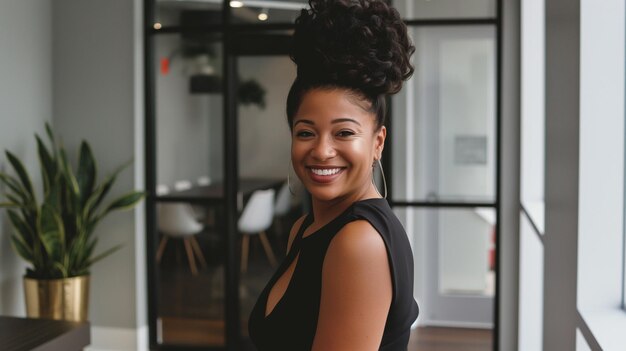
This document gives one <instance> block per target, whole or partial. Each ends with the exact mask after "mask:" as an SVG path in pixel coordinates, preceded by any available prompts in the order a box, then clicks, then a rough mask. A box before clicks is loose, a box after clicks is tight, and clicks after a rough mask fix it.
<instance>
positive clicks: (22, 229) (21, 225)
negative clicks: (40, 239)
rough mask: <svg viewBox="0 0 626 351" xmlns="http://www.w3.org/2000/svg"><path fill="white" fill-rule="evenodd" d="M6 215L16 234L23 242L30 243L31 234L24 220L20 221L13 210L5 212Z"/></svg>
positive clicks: (20, 218) (31, 239)
mask: <svg viewBox="0 0 626 351" xmlns="http://www.w3.org/2000/svg"><path fill="white" fill-rule="evenodd" d="M7 214H8V215H9V222H11V225H13V229H15V231H16V232H17V234H19V236H21V237H22V238H23V239H24V241H25V242H27V243H32V241H33V233H32V231H31V228H30V227H29V226H28V224H27V223H26V222H25V221H24V219H22V217H20V215H19V214H17V212H16V211H15V210H7Z"/></svg>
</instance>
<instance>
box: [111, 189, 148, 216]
mask: <svg viewBox="0 0 626 351" xmlns="http://www.w3.org/2000/svg"><path fill="white" fill-rule="evenodd" d="M144 196H145V193H144V192H143V191H133V192H130V193H128V194H126V195H122V196H120V197H118V198H117V199H115V200H113V201H112V202H111V204H110V205H109V206H107V208H106V210H105V211H104V214H107V213H109V212H111V211H115V210H124V209H129V208H132V207H133V206H135V205H136V204H137V203H138V202H139V201H141V199H143V197H144Z"/></svg>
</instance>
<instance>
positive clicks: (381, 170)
mask: <svg viewBox="0 0 626 351" xmlns="http://www.w3.org/2000/svg"><path fill="white" fill-rule="evenodd" d="M376 163H378V168H380V175H381V176H382V178H383V189H384V190H385V195H383V194H381V193H380V191H379V190H378V186H376V182H375V181H374V172H372V183H374V187H375V188H376V191H377V192H378V194H379V195H380V196H382V197H383V199H386V198H387V180H386V179H385V171H383V165H382V163H380V159H377V160H376ZM376 163H374V165H373V166H374V167H375V166H376Z"/></svg>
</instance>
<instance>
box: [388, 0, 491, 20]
mask: <svg viewBox="0 0 626 351" xmlns="http://www.w3.org/2000/svg"><path fill="white" fill-rule="evenodd" d="M393 3H394V6H396V7H397V8H398V10H400V13H401V14H403V16H404V18H405V19H442V18H445V19H450V18H495V17H496V0H400V1H394V2H393Z"/></svg>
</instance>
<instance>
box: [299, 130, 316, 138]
mask: <svg viewBox="0 0 626 351" xmlns="http://www.w3.org/2000/svg"><path fill="white" fill-rule="evenodd" d="M296 136H297V137H300V138H308V137H310V136H313V133H311V132H309V131H308V130H301V131H299V132H296Z"/></svg>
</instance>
